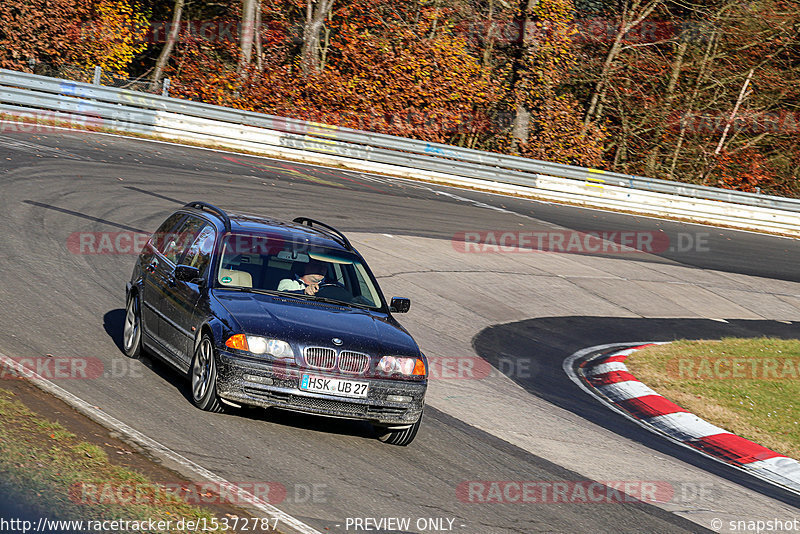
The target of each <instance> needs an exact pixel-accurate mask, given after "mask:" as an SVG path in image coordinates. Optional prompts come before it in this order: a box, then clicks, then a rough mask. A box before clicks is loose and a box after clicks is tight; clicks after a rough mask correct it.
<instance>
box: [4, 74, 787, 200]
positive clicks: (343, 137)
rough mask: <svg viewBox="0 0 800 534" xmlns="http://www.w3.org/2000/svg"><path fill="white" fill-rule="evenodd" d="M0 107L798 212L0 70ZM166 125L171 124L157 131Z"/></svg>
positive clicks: (481, 175)
mask: <svg viewBox="0 0 800 534" xmlns="http://www.w3.org/2000/svg"><path fill="white" fill-rule="evenodd" d="M0 104H5V105H3V106H0V108H1V109H0V111H2V110H5V111H8V110H10V109H15V108H16V107H19V108H20V110H26V111H29V110H31V109H41V110H48V111H64V112H70V113H86V114H89V115H96V116H98V117H100V118H102V119H103V120H104V121H109V124H108V125H109V126H110V127H112V128H117V129H123V130H125V129H127V130H129V131H136V132H140V133H146V132H148V131H149V130H153V131H155V130H156V129H158V128H159V112H160V113H168V114H175V115H180V116H182V117H184V118H196V119H203V120H211V121H219V122H221V123H227V124H229V125H240V126H245V127H253V128H263V129H265V130H270V131H271V132H272V133H276V132H277V133H279V134H280V136H279V144H280V146H282V147H285V148H294V149H301V150H304V151H308V152H317V153H320V154H326V155H330V154H334V155H339V156H344V157H349V158H355V159H360V160H364V161H370V162H375V163H384V164H390V165H401V166H405V167H412V168H415V169H419V170H426V171H434V172H442V173H446V174H456V175H458V176H463V177H467V178H477V179H482V180H489V181H494V182H499V183H504V184H513V185H519V186H526V187H536V184H537V179H538V177H539V175H543V176H552V177H558V178H565V179H569V180H576V181H580V182H586V183H590V184H592V185H603V186H614V187H621V188H628V189H631V190H636V191H646V192H655V193H664V194H668V195H675V196H679V197H687V198H692V199H703V200H712V201H720V202H727V203H735V204H741V205H746V206H753V207H759V208H771V209H775V210H782V211H789V212H800V199H792V198H784V197H778V196H772V195H763V194H757V193H745V192H741V191H734V190H728V189H720V188H715V187H709V186H703V185H694V184H686V183H680V182H672V181H668V180H660V179H656V178H647V177H643V176H635V175H628V174H620V173H614V172H608V171H603V170H599V169H591V168H583V167H575V166H572V165H563V164H559V163H548V162H545V161H538V160H533V159H528V158H522V157H517V156H507V155H502V154H495V153H491V152H484V151H480V150H473V149H467V148H461V147H456V146H452V145H445V144H441V143H428V142H425V141H419V140H415V139H408V138H403V137H397V136H392V135H386V134H378V133H370V132H363V131H358V130H352V129H349V128H341V127H338V126H330V125H325V124H319V123H314V122H307V121H301V120H297V119H290V118H284V117H276V116H272V115H266V114H261V113H254V112H249V111H241V110H236V109H232V108H226V107H222V106H215V105H211V104H204V103H199V102H193V101H189V100H182V99H177V98H170V97H163V96H157V95H148V94H143V93H139V92H135V91H130V90H126V89H115V88H110V87H104V86H98V85H92V84H87V83H81V82H70V81H65V80H61V79H57V78H48V77H45V76H39V75H34V74H27V73H21V72H16V71H10V70H4V69H0ZM9 105H10V106H9ZM185 122H187V124H188V123H189V122H190V121H185ZM165 128H167V129H168V128H169V127H165V126H163V125H162V126H161V127H160V129H162V130H163V129H165ZM187 131H192V130H191V129H189V130H187ZM196 133H197V134H198V135H199V136H200V137H202V127H198V129H197V131H196Z"/></svg>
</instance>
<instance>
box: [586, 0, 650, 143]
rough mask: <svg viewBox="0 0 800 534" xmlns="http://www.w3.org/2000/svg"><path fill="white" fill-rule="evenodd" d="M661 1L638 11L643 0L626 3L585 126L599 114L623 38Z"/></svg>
mask: <svg viewBox="0 0 800 534" xmlns="http://www.w3.org/2000/svg"><path fill="white" fill-rule="evenodd" d="M661 2H662V0H651V2H650V3H649V4H647V5H646V6H645V7H644V8H642V10H641V12H638V13H637V10H638V9H639V5H640V4H641V0H633V3H632V4H631V5H630V6H628V5H627V3H626V5H625V9H624V10H623V12H622V22H621V24H620V25H619V30H618V31H617V34H616V35H615V36H614V43H613V44H612V45H611V49H610V50H609V51H608V54H607V55H606V60H605V62H604V63H603V69H602V70H601V71H600V77H599V78H598V80H597V83H596V84H595V86H594V91H592V96H591V98H590V99H589V109H587V110H586V116H585V117H584V119H583V125H584V128H585V127H586V126H588V125H589V123H590V122H591V121H592V120H593V119H594V118H595V117H596V116H597V115H598V113H597V111H598V104H599V102H600V101H601V100H602V97H603V95H604V94H605V92H606V84H607V82H608V77H609V75H610V73H611V69H612V67H613V66H614V61H615V60H616V59H617V56H619V53H620V52H621V51H622V40H623V39H624V38H625V34H626V33H628V32H629V31H631V29H633V28H635V27H636V26H637V25H638V24H640V23H641V22H642V21H643V20H644V19H646V18H647V17H649V16H650V13H652V12H653V10H655V8H656V7H658V6H659V5H660V4H661Z"/></svg>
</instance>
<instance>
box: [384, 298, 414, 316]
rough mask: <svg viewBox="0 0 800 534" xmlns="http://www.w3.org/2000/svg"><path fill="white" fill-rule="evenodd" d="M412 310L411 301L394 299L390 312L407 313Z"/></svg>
mask: <svg viewBox="0 0 800 534" xmlns="http://www.w3.org/2000/svg"><path fill="white" fill-rule="evenodd" d="M410 308H411V299H408V298H405V297H392V302H391V303H390V304H389V311H391V312H392V313H406V312H407V311H408V310H409V309H410Z"/></svg>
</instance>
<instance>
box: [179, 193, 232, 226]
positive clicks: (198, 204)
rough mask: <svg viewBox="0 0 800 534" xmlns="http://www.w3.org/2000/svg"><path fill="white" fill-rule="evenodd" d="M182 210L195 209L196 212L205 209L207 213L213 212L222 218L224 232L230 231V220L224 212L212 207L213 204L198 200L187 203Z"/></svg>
mask: <svg viewBox="0 0 800 534" xmlns="http://www.w3.org/2000/svg"><path fill="white" fill-rule="evenodd" d="M183 207H184V208H195V209H198V210H202V209H207V210H208V211H213V212H214V213H216V214H217V215H219V216H220V217H221V218H222V224H223V225H225V230H226V231H227V232H230V231H231V218H230V217H228V214H227V213H225V211H224V210H222V209H220V208H218V207H216V206H214V205H213V204H209V203H208V202H201V201H199V200H195V201H194V202H189V203H188V204H186V205H184V206H183Z"/></svg>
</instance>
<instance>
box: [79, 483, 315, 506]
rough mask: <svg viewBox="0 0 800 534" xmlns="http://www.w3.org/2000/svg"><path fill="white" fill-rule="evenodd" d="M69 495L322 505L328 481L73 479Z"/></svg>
mask: <svg viewBox="0 0 800 534" xmlns="http://www.w3.org/2000/svg"><path fill="white" fill-rule="evenodd" d="M68 494H69V498H70V500H71V501H72V502H74V503H76V504H83V505H92V506H94V505H109V504H116V505H164V504H174V503H185V504H192V505H209V504H230V505H234V506H246V505H252V504H258V503H262V502H265V503H269V504H280V503H287V502H288V503H293V504H321V503H326V502H328V498H329V488H328V485H327V484H322V483H314V484H300V483H298V484H293V485H292V486H291V487H289V488H287V486H286V485H284V484H282V483H280V482H273V481H269V482H221V483H220V482H162V483H154V484H149V483H135V482H132V483H122V484H114V483H94V482H92V483H90V482H76V483H74V484H72V485H71V486H70V487H69V492H68Z"/></svg>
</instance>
